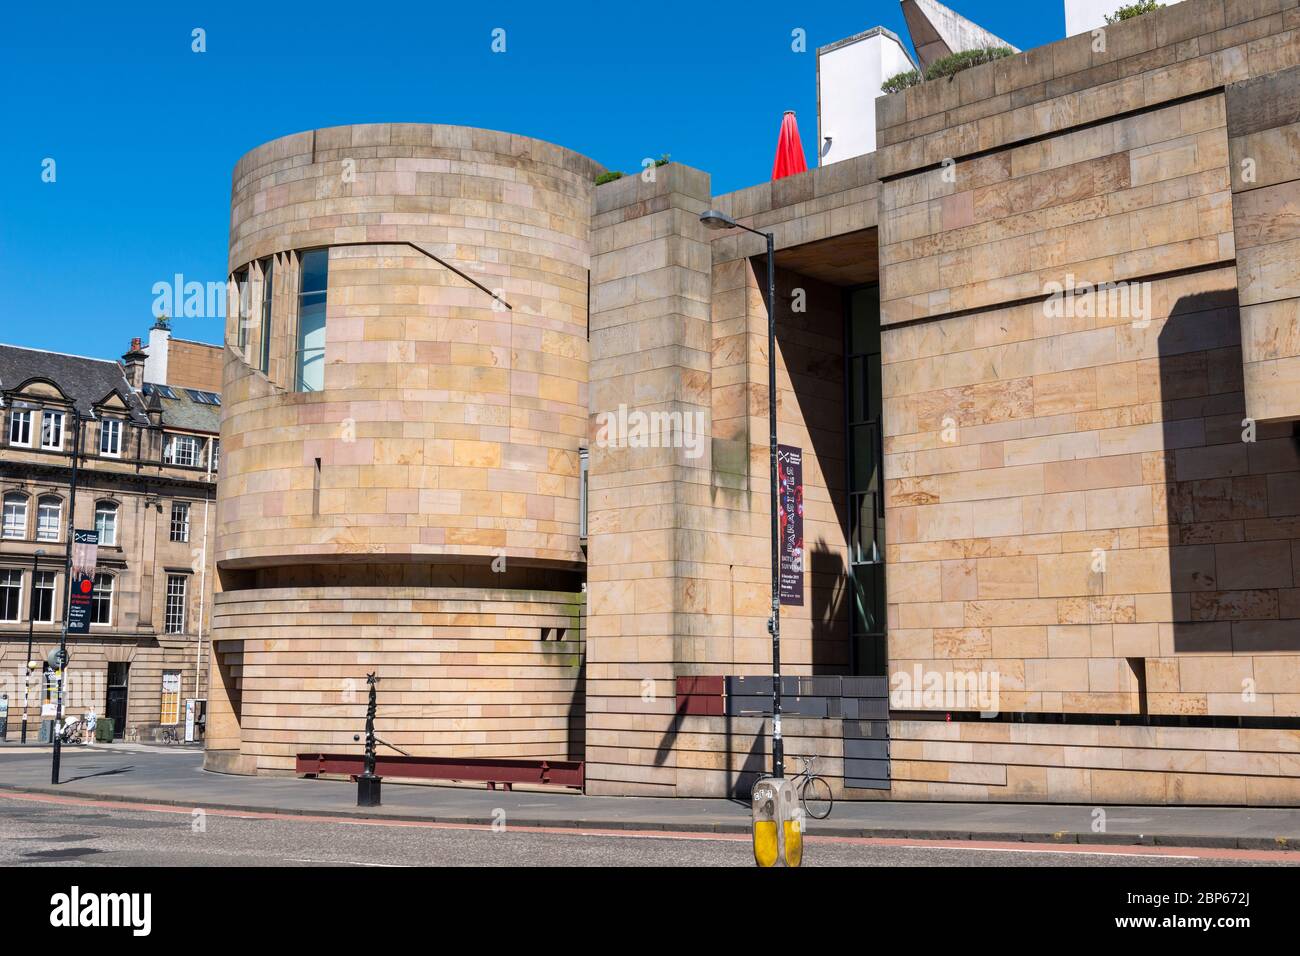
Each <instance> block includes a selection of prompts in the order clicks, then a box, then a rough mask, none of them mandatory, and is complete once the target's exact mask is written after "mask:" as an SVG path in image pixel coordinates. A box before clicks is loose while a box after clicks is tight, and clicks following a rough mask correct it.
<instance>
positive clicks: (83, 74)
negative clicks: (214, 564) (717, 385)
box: [0, 0, 1065, 358]
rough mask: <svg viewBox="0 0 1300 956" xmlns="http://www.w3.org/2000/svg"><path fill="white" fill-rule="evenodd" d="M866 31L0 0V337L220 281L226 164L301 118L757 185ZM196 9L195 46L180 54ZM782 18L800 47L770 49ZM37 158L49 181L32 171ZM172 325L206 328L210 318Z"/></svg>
mask: <svg viewBox="0 0 1300 956" xmlns="http://www.w3.org/2000/svg"><path fill="white" fill-rule="evenodd" d="M949 5H950V6H952V7H954V8H955V9H957V10H958V11H959V12H961V13H964V14H966V15H968V16H970V17H971V18H972V19H975V20H976V21H977V22H979V23H981V24H982V25H983V26H985V27H986V28H988V29H989V30H991V31H993V32H994V33H996V34H998V35H999V36H1001V37H1003V38H1004V39H1006V40H1007V41H1008V42H1010V43H1013V44H1015V45H1016V46H1018V47H1020V48H1022V49H1027V48H1029V47H1032V46H1038V45H1040V44H1042V43H1047V42H1050V41H1052V40H1055V39H1058V38H1059V37H1061V36H1062V35H1063V34H1064V30H1065V27H1064V14H1063V4H1062V3H1061V2H1060V0H949ZM403 8H404V9H403ZM399 9H400V10H402V12H401V13H394V11H396V10H399ZM877 25H882V26H885V27H888V28H889V29H891V30H893V31H895V32H896V33H898V34H899V35H900V36H902V37H903V38H904V40H905V41H906V36H907V35H906V28H905V26H904V23H903V18H902V14H901V11H900V8H899V5H898V2H897V0H859V2H835V3H827V2H817V3H790V2H788V0H787V2H768V0H751V2H743V3H742V2H726V0H721V2H717V0H694V2H681V0H646V2H637V0H626V2H621V3H602V4H595V3H568V4H566V3H558V4H556V3H528V4H524V3H496V4H487V3H468V4H466V3H437V2H420V3H409V4H406V3H400V2H398V3H393V2H387V3H375V4H368V3H365V2H358V0H348V2H344V3H332V2H324V0H322V2H312V3H262V4H254V5H252V6H249V5H246V4H235V3H226V2H223V3H178V2H175V0H171V2H168V3H150V2H139V3H123V4H99V3H96V4H90V3H84V4H79V3H57V4H53V5H51V4H40V3H25V2H10V3H8V4H6V10H5V14H4V29H3V35H2V36H0V90H3V92H2V93H0V106H2V107H3V120H2V121H0V342H8V343H13V344H17V345H26V346H32V347H37V348H49V349H54V350H58V351H65V352H75V353H80V354H86V355H96V356H102V357H105V358H109V357H117V356H120V355H121V353H122V352H123V351H125V349H126V347H127V345H128V343H129V340H130V338H131V336H133V335H144V334H145V333H146V330H147V329H148V327H149V325H150V324H152V308H153V302H154V294H153V291H152V289H153V285H154V283H156V282H160V281H167V282H170V281H171V280H172V277H173V275H174V274H176V273H182V274H183V275H184V276H185V278H186V279H187V280H197V281H200V282H205V283H206V282H209V281H215V282H222V281H224V279H225V270H226V245H227V234H228V230H229V199H230V173H231V169H232V168H233V166H234V163H235V161H236V160H237V159H238V158H239V156H241V155H242V154H243V153H244V152H246V151H247V150H249V149H251V148H253V147H254V146H257V145H258V144H259V143H262V142H265V141H266V140H269V139H273V138H274V137H277V136H282V135H285V134H287V133H293V132H297V131H299V130H305V129H312V128H315V127H322V126H335V125H340V124H346V123H368V122H386V121H406V122H428V123H454V124H462V125H468V126H484V127H489V128H494V129H504V130H509V131H512V132H516V133H521V134H526V135H529V136H535V137H538V138H541V139H546V140H550V141H552V142H556V143H560V144H562V145H565V146H568V147H570V148H572V149H575V150H577V151H579V152H581V153H585V154H587V155H589V156H591V157H592V158H594V159H596V160H598V161H599V162H602V163H604V164H605V165H607V166H609V167H611V168H621V169H624V170H633V169H637V168H639V166H640V161H641V159H642V157H646V156H659V155H660V154H661V153H670V154H671V155H672V157H673V159H675V160H679V161H681V162H684V163H687V164H689V165H692V166H697V167H699V168H702V169H706V170H709V171H710V172H711V173H712V174H713V186H714V191H715V192H719V193H721V192H726V191H730V190H732V189H737V188H740V187H742V186H747V185H751V184H753V183H756V182H761V181H763V180H764V179H766V178H767V177H768V176H769V175H770V173H771V165H772V155H773V151H774V147H775V145H776V134H777V129H778V126H779V125H780V120H781V113H782V111H783V110H787V109H793V110H796V111H797V112H798V116H799V121H800V129H801V132H802V133H803V139H804V145H805V148H807V149H811V148H812V147H813V146H814V144H815V142H816V133H817V129H816V124H817V120H816V115H817V114H816V89H815V67H816V54H815V50H816V48H817V47H818V46H820V45H824V44H826V43H830V42H832V41H834V40H837V39H840V38H842V37H846V36H850V35H852V34H854V33H858V32H860V31H862V30H865V29H868V28H870V27H873V26H877ZM195 27H201V28H203V29H204V30H206V41H207V52H205V53H201V54H199V53H193V52H191V49H190V48H191V42H192V41H191V30H192V29H193V28H195ZM496 27H501V28H504V29H505V30H506V31H507V32H506V42H507V52H506V53H505V54H503V55H501V54H493V53H492V52H491V50H490V43H491V32H492V30H493V29H494V28H496ZM796 27H798V28H802V29H804V30H805V31H806V33H807V42H808V52H806V53H802V54H797V53H794V52H792V51H791V31H792V30H794V29H795V28H796ZM703 49H708V50H711V51H713V53H714V55H713V56H712V57H706V58H701V57H700V56H699V55H698V54H699V53H700V51H701V50H703ZM723 54H729V55H733V56H734V57H735V59H734V60H731V61H725V60H724V59H723V58H722V57H723ZM47 157H49V158H52V159H54V160H55V162H56V164H57V165H56V167H55V169H56V174H57V180H56V181H55V182H54V183H44V182H42V180H41V172H42V162H43V160H44V159H45V158H47ZM173 328H174V330H175V334H177V335H181V336H184V337H187V338H194V339H199V340H203V341H209V342H219V341H220V338H221V322H220V320H219V319H215V318H205V319H183V318H182V319H178V320H176V322H175V323H174V326H173Z"/></svg>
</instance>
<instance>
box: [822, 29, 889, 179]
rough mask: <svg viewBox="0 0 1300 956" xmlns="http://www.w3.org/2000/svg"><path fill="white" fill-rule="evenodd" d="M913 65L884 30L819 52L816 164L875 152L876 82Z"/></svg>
mask: <svg viewBox="0 0 1300 956" xmlns="http://www.w3.org/2000/svg"><path fill="white" fill-rule="evenodd" d="M912 68H913V64H912V61H911V60H910V59H909V58H908V56H907V53H906V52H904V50H903V47H902V46H901V45H900V44H899V42H898V41H897V40H896V39H894V38H893V37H892V36H889V35H888V34H885V33H874V34H869V35H866V36H864V37H863V38H862V39H860V40H854V41H852V42H850V43H845V44H844V45H842V46H832V47H824V48H822V49H821V50H818V51H817V71H818V84H817V85H818V89H817V96H818V140H817V155H818V165H820V166H829V165H830V164H831V163H838V162H840V161H842V160H845V159H852V158H853V157H854V156H861V155H862V154H864V153H871V152H875V149H876V97H878V96H880V95H881V92H880V84H881V83H883V82H884V81H885V80H887V79H888V78H889V77H891V76H893V75H894V74H896V73H902V72H904V71H906V70H910V69H912ZM827 136H829V137H831V142H830V146H829V147H828V146H827V144H826V137H827Z"/></svg>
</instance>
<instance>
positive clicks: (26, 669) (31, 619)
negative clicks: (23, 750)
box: [19, 548, 45, 744]
mask: <svg viewBox="0 0 1300 956" xmlns="http://www.w3.org/2000/svg"><path fill="white" fill-rule="evenodd" d="M43 557H45V549H44V548H37V549H36V550H35V551H34V552H33V553H32V596H31V598H30V600H29V601H28V606H27V657H26V658H25V659H24V661H23V731H22V738H21V740H20V741H19V742H20V743H24V744H25V743H27V707H28V702H29V701H30V699H31V686H32V628H34V627H35V626H36V562H37V561H39V560H40V559H41V558H43Z"/></svg>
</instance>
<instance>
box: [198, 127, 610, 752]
mask: <svg viewBox="0 0 1300 956" xmlns="http://www.w3.org/2000/svg"><path fill="white" fill-rule="evenodd" d="M599 172H600V167H599V166H597V165H596V164H595V163H593V162H591V161H590V160H587V159H586V158H584V157H581V156H579V155H577V154H576V153H572V152H569V151H567V150H564V149H561V148H560V147H557V146H552V145H551V144H548V143H543V142H539V141H536V140H531V139H527V138H524V137H519V136H512V135H510V134H507V133H496V132H491V131H487V130H476V129H466V128H461V127H451V126H426V125H415V124H381V125H370V126H349V127H338V128H332V129H322V130H315V131H310V132H306V133H299V134H296V135H293V136H287V137H284V138H282V139H278V140H275V141H273V142H271V143H268V144H266V145H264V146H261V147H259V148H257V149H255V150H253V151H252V152H250V153H249V154H247V155H246V156H245V157H243V158H242V159H241V160H240V161H239V163H238V165H237V166H236V169H235V173H234V188H233V194H232V200H231V207H232V218H231V241H230V268H231V271H232V273H235V272H237V271H239V270H241V269H242V268H244V267H245V266H246V265H248V264H249V263H256V262H258V261H259V260H263V259H265V258H267V257H274V259H275V266H274V270H273V285H272V288H271V297H272V299H273V301H274V305H273V312H272V316H273V321H272V323H271V332H270V335H269V338H268V340H267V344H268V345H269V351H268V354H269V361H268V363H267V365H268V370H267V373H266V374H263V373H262V372H261V371H260V365H261V360H260V359H261V349H262V344H263V342H262V335H263V330H262V328H261V326H260V323H259V321H258V311H257V307H256V304H257V303H259V302H260V301H261V299H262V291H263V290H262V289H261V287H260V280H259V279H258V276H259V269H258V268H257V267H256V266H254V268H253V269H252V270H251V272H252V275H253V289H252V292H251V295H250V296H249V298H250V299H251V301H252V302H253V303H254V308H253V310H252V315H251V317H249V318H250V319H251V323H250V324H251V328H249V330H248V335H247V348H246V350H245V352H246V354H245V352H241V351H240V349H239V341H240V338H239V327H238V323H239V321H240V316H238V315H237V314H232V316H231V318H230V320H229V322H228V328H227V341H228V342H229V343H231V346H232V347H231V348H230V349H229V350H228V358H227V362H226V369H225V387H224V407H223V421H222V438H223V442H222V445H223V461H222V471H221V481H220V486H219V496H220V510H219V515H218V555H217V559H218V562H219V565H218V566H219V569H220V572H221V578H222V586H223V590H224V593H223V594H222V595H221V600H220V603H219V610H220V613H219V616H218V619H217V621H216V624H217V628H216V632H215V633H214V639H215V642H216V643H215V645H214V654H213V657H214V674H218V675H220V676H221V677H222V678H223V679H222V680H221V681H220V682H214V683H219V684H220V687H219V688H218V690H219V691H220V692H219V693H214V701H213V705H212V710H213V716H212V720H211V724H212V726H213V728H214V730H213V735H212V738H211V740H210V742H209V751H210V754H211V758H210V763H211V764H212V765H213V766H220V767H223V768H225V769H231V770H237V771H240V772H277V771H280V772H282V771H285V770H286V769H288V768H289V767H291V766H292V756H293V754H294V753H296V752H302V751H304V750H306V749H336V750H337V749H342V750H347V749H355V744H354V743H353V741H352V734H354V733H356V732H358V731H359V729H360V728H361V727H362V726H363V724H362V717H363V711H361V710H358V709H357V707H356V706H352V705H349V704H348V703H347V702H346V701H344V700H343V699H342V697H341V696H340V695H343V694H345V693H348V691H347V689H346V688H347V686H350V685H347V684H346V682H347V681H350V680H351V681H355V680H358V679H361V680H364V676H365V673H366V671H367V670H373V669H378V671H379V674H380V678H381V680H382V681H383V683H382V684H381V688H382V691H383V695H382V700H383V703H382V704H381V714H380V733H381V735H383V736H385V737H386V738H388V739H391V740H392V741H393V742H394V743H395V744H397V745H398V746H399V747H403V749H407V750H408V751H409V752H411V753H414V754H423V755H473V756H528V757H531V756H537V757H550V758H557V757H559V758H568V757H576V756H577V755H579V754H580V753H581V746H582V745H581V723H582V718H581V713H582V692H583V670H582V667H583V654H584V643H583V638H582V634H581V630H582V625H581V615H582V604H583V595H582V593H581V580H582V574H581V572H582V567H583V564H584V554H583V551H582V549H581V545H580V540H579V531H580V528H579V501H580V488H579V485H580V481H581V477H580V470H579V449H580V448H581V447H582V446H583V445H584V444H585V440H586V435H587V316H586V306H587V294H588V289H587V287H588V265H589V261H588V259H589V223H590V211H591V206H590V203H591V191H592V188H593V180H594V177H595V176H596V175H597V174H598V173H599ZM322 247H324V248H328V249H329V278H328V287H327V320H326V332H325V354H324V363H325V367H324V381H323V388H321V389H320V390H319V391H313V392H299V391H295V390H294V388H295V385H296V381H295V379H296V375H295V368H294V350H295V349H296V347H297V341H296V330H297V292H298V288H299V268H300V259H299V255H300V253H301V252H302V251H304V250H308V249H313V248H322ZM236 311H237V310H236ZM286 588H288V589H292V590H293V591H294V592H295V596H294V597H292V598H291V597H290V596H289V595H287V594H284V593H282V591H283V590H284V589H286ZM457 589H459V590H457ZM399 596H400V597H401V599H400V600H399ZM313 605H314V606H315V607H316V608H317V609H318V610H319V612H320V613H319V614H316V615H313V613H312V612H311V611H309V608H311V607H312V606H313ZM331 608H336V609H337V612H338V613H334V614H331V613H329V610H330V609H331ZM268 627H269V628H270V631H271V635H272V637H271V638H269V639H264V638H266V634H267V628H268ZM557 628H562V629H563V630H564V631H565V633H566V635H567V636H566V637H564V638H563V639H559V640H557V638H556V637H555V634H556V630H557ZM385 728H387V729H385Z"/></svg>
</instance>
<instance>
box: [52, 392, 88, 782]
mask: <svg viewBox="0 0 1300 956" xmlns="http://www.w3.org/2000/svg"><path fill="white" fill-rule="evenodd" d="M80 463H81V413H80V412H78V411H77V406H76V405H73V406H72V485H71V488H70V490H69V492H68V526H67V527H66V528H65V529H64V532H65V539H64V540H65V543H66V546H65V548H64V554H63V631H62V633H61V634H60V635H59V668H58V682H57V685H56V688H55V692H54V734H53V736H54V760H53V762H52V763H51V764H50V783H54V784H57V783H58V782H59V756H60V751H61V750H62V744H63V740H62V738H63V685H64V683H65V682H66V681H67V679H68V615H69V614H70V613H71V612H72V538H73V530H72V529H73V528H75V527H76V524H77V476H78V469H79V466H80Z"/></svg>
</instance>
